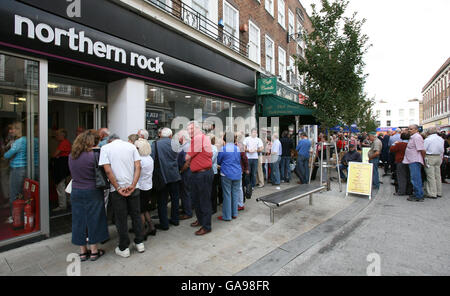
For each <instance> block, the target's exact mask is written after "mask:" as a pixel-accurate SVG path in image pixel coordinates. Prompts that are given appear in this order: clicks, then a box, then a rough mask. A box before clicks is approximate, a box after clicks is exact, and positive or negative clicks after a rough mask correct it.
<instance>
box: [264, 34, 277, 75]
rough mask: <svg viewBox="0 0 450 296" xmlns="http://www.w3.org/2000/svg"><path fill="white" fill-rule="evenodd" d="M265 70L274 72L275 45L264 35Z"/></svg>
mask: <svg viewBox="0 0 450 296" xmlns="http://www.w3.org/2000/svg"><path fill="white" fill-rule="evenodd" d="M265 45H266V71H267V72H269V73H272V74H275V58H274V56H275V45H274V43H273V40H272V39H270V38H269V37H268V36H267V35H266V40H265Z"/></svg>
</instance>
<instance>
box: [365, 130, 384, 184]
mask: <svg viewBox="0 0 450 296" xmlns="http://www.w3.org/2000/svg"><path fill="white" fill-rule="evenodd" d="M369 140H370V141H371V142H372V144H371V145H370V150H369V153H368V156H369V162H370V163H371V164H373V174H372V175H373V176H372V186H373V188H374V189H376V190H378V189H380V176H379V175H378V164H379V163H380V155H381V151H382V149H383V143H381V141H380V139H378V138H377V133H376V132H370V133H369Z"/></svg>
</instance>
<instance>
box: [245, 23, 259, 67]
mask: <svg viewBox="0 0 450 296" xmlns="http://www.w3.org/2000/svg"><path fill="white" fill-rule="evenodd" d="M248 28H249V29H248V34H249V48H248V56H249V58H250V60H252V61H254V62H255V63H257V64H260V63H261V37H260V36H261V34H260V30H259V28H258V27H257V26H256V25H255V24H254V23H252V22H251V21H249V22H248Z"/></svg>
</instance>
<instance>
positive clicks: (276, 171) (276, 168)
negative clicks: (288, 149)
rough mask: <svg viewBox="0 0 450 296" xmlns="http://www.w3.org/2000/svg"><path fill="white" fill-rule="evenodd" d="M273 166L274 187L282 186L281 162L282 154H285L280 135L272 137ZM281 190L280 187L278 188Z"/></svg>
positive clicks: (271, 166)
mask: <svg viewBox="0 0 450 296" xmlns="http://www.w3.org/2000/svg"><path fill="white" fill-rule="evenodd" d="M270 152H271V164H270V169H271V171H272V173H271V175H272V185H274V186H280V183H281V176H280V162H281V154H282V153H283V150H282V147H281V142H280V140H278V134H276V133H275V134H273V136H272V149H271V151H270ZM277 189H280V187H277Z"/></svg>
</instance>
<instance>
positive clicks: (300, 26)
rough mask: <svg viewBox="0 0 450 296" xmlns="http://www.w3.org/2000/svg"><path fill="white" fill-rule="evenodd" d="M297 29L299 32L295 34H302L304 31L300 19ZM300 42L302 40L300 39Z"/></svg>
mask: <svg viewBox="0 0 450 296" xmlns="http://www.w3.org/2000/svg"><path fill="white" fill-rule="evenodd" d="M296 29H297V31H296V32H295V33H298V34H301V33H302V31H303V25H302V23H301V22H300V20H299V19H297V28H296ZM298 40H300V38H299V39H298Z"/></svg>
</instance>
